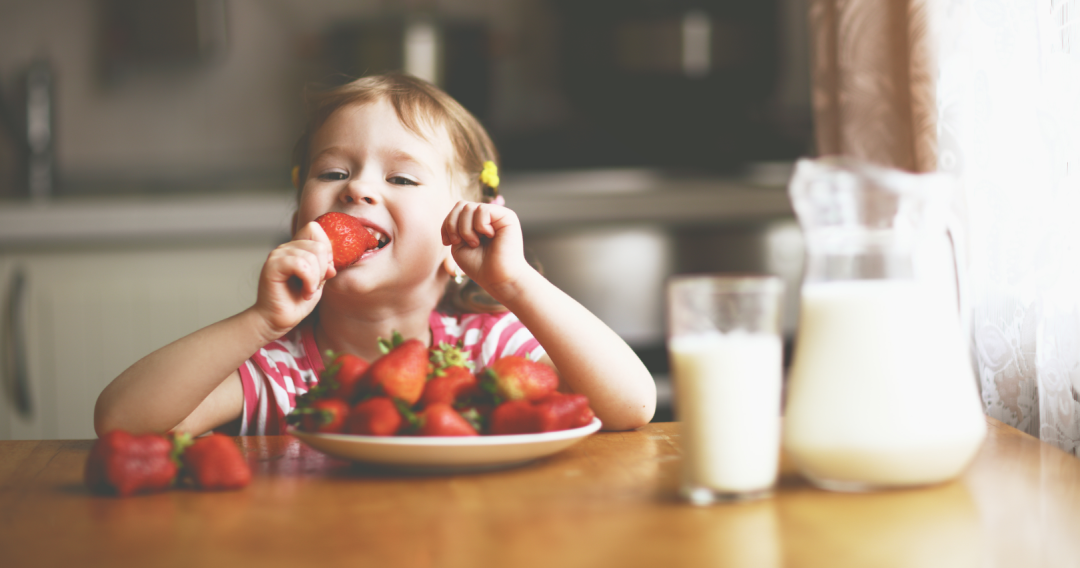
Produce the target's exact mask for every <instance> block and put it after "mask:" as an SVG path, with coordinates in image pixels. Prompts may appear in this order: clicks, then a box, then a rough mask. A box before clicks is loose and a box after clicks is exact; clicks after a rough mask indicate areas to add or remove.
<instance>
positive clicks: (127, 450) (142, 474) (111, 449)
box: [83, 430, 179, 497]
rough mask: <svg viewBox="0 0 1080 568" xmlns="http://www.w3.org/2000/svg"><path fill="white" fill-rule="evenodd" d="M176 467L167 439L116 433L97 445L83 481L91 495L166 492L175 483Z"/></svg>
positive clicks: (115, 431)
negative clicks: (94, 493)
mask: <svg viewBox="0 0 1080 568" xmlns="http://www.w3.org/2000/svg"><path fill="white" fill-rule="evenodd" d="M177 465H178V464H177V462H176V458H175V456H174V455H173V443H172V442H171V441H170V440H169V439H168V438H166V437H165V436H159V435H157V434H143V435H141V436H135V435H132V434H131V433H129V432H125V431H124V430H113V431H111V432H108V433H107V434H105V435H104V436H102V437H101V438H99V439H98V440H97V441H96V442H94V446H93V448H91V449H90V457H88V458H87V460H86V469H85V471H84V475H83V480H84V481H85V483H86V486H87V487H88V488H90V489H91V490H92V491H95V492H98V493H115V494H117V495H119V496H121V497H126V496H128V495H132V494H135V493H147V492H152V491H164V490H165V489H168V488H169V487H170V486H172V484H173V482H174V481H175V480H176V474H177V472H178V470H179V468H178V467H177Z"/></svg>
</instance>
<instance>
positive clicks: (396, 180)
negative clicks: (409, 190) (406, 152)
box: [386, 176, 418, 185]
mask: <svg viewBox="0 0 1080 568" xmlns="http://www.w3.org/2000/svg"><path fill="white" fill-rule="evenodd" d="M386 181H388V182H390V183H391V184H393V185H418V184H417V183H416V182H415V181H413V180H411V179H409V178H407V177H401V176H393V177H391V178H390V179H388V180H386Z"/></svg>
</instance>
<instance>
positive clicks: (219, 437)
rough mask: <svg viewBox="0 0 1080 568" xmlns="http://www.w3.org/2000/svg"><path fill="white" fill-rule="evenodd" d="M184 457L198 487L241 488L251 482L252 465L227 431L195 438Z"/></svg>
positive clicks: (215, 488)
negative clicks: (227, 434)
mask: <svg viewBox="0 0 1080 568" xmlns="http://www.w3.org/2000/svg"><path fill="white" fill-rule="evenodd" d="M181 459H182V460H183V462H184V467H185V468H186V469H187V471H188V473H190V474H191V478H192V480H193V481H194V482H195V486H196V487H198V488H199V489H206V490H212V491H218V490H227V489H240V488H241V487H245V486H247V484H248V483H250V482H251V467H250V466H248V463H247V460H245V459H244V456H243V454H241V453H240V448H238V447H237V446H236V442H233V440H232V438H231V437H229V436H226V435H224V434H210V435H209V436H203V437H201V438H196V439H195V441H194V442H192V443H191V445H190V446H188V448H187V449H185V450H184V453H183V454H182V456H181Z"/></svg>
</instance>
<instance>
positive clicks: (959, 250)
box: [945, 214, 971, 350]
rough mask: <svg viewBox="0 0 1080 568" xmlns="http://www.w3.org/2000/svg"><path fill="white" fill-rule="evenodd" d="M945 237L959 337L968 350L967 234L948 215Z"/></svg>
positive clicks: (955, 219) (961, 226) (959, 224)
mask: <svg viewBox="0 0 1080 568" xmlns="http://www.w3.org/2000/svg"><path fill="white" fill-rule="evenodd" d="M945 236H946V237H948V239H949V248H950V249H952V259H953V275H954V276H955V284H956V308H957V311H958V313H957V318H958V320H959V322H958V323H959V324H960V331H961V333H960V335H961V337H962V339H963V341H964V348H965V349H967V350H970V347H971V345H970V340H971V328H970V326H971V314H970V313H969V312H968V294H967V284H968V278H967V252H966V245H967V234H966V233H965V231H964V227H963V224H962V223H961V222H960V219H958V218H957V217H956V216H955V215H954V214H950V215H948V217H947V219H946V220H945Z"/></svg>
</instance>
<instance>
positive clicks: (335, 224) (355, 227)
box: [315, 211, 379, 270]
mask: <svg viewBox="0 0 1080 568" xmlns="http://www.w3.org/2000/svg"><path fill="white" fill-rule="evenodd" d="M315 222H316V223H318V224H319V225H320V226H322V229H323V232H325V233H326V236H327V237H328V238H329V239H330V245H331V248H333V251H334V268H336V269H338V270H341V269H343V268H348V267H349V266H352V265H353V264H355V263H356V261H358V260H360V257H361V256H362V255H363V254H364V252H365V251H367V250H368V249H373V248H376V247H378V246H379V239H378V238H376V237H375V235H373V234H371V233H370V232H369V231H368V230H367V228H366V227H364V225H363V223H361V222H360V220H359V219H357V218H356V217H353V216H352V215H346V214H345V213H337V212H334V211H332V212H330V213H324V214H323V215H320V216H319V217H318V218H316V219H315Z"/></svg>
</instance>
